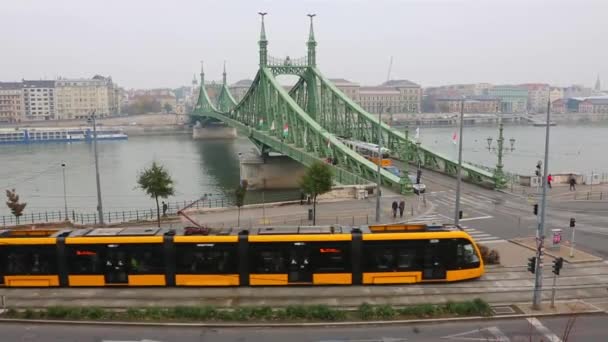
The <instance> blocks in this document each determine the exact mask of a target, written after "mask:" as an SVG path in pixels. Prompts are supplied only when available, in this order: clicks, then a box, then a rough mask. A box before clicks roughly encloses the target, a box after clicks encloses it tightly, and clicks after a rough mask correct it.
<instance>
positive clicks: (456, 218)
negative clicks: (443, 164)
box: [454, 98, 464, 226]
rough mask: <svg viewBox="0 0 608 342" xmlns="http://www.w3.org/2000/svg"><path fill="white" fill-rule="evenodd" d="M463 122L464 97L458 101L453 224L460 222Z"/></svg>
mask: <svg viewBox="0 0 608 342" xmlns="http://www.w3.org/2000/svg"><path fill="white" fill-rule="evenodd" d="M463 123H464V98H463V99H462V100H461V101H460V137H459V139H458V171H457V178H458V181H457V183H456V206H455V208H454V224H455V225H456V226H458V224H459V223H460V183H462V126H463Z"/></svg>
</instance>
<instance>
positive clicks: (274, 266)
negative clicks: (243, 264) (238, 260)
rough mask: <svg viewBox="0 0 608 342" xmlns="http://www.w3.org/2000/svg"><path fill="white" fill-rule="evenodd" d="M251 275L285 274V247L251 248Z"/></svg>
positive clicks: (264, 246)
mask: <svg viewBox="0 0 608 342" xmlns="http://www.w3.org/2000/svg"><path fill="white" fill-rule="evenodd" d="M251 253H252V254H251V255H252V258H251V261H252V267H251V270H252V273H287V268H286V261H287V257H286V256H285V247H283V246H280V245H278V246H277V245H258V246H256V245H254V246H252V247H251Z"/></svg>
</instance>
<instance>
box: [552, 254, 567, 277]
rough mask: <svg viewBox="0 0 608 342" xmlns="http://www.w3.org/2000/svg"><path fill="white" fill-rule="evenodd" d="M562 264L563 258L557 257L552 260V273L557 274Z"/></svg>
mask: <svg viewBox="0 0 608 342" xmlns="http://www.w3.org/2000/svg"><path fill="white" fill-rule="evenodd" d="M562 266H564V258H557V259H554V260H553V274H555V275H559V270H561V269H562Z"/></svg>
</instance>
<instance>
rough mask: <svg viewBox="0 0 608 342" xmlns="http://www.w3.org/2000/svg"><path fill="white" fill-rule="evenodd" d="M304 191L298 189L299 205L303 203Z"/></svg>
mask: <svg viewBox="0 0 608 342" xmlns="http://www.w3.org/2000/svg"><path fill="white" fill-rule="evenodd" d="M304 198H305V196H304V191H301V190H300V205H304Z"/></svg>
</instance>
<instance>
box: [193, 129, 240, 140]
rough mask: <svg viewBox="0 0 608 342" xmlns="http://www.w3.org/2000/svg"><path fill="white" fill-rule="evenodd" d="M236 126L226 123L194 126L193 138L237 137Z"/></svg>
mask: <svg viewBox="0 0 608 342" xmlns="http://www.w3.org/2000/svg"><path fill="white" fill-rule="evenodd" d="M235 138H236V128H233V127H230V126H224V125H208V126H202V127H196V126H195V127H194V128H193V129H192V139H195V140H206V139H235Z"/></svg>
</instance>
